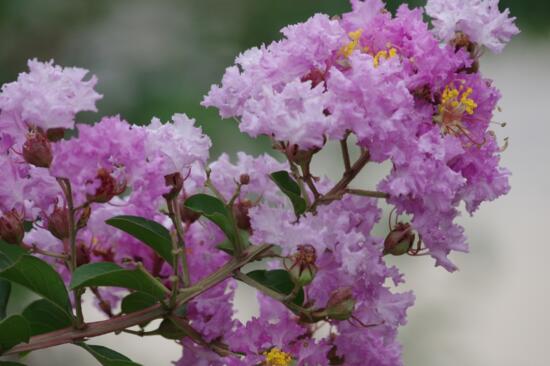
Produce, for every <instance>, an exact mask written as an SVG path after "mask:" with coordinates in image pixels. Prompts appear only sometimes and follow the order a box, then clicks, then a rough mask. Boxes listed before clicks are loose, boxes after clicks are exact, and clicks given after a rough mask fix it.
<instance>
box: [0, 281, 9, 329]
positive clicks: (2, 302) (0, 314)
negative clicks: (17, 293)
mask: <svg viewBox="0 0 550 366" xmlns="http://www.w3.org/2000/svg"><path fill="white" fill-rule="evenodd" d="M10 294H11V283H10V282H8V281H6V280H0V320H2V319H4V318H5V317H6V309H7V307H8V300H9V299H10Z"/></svg>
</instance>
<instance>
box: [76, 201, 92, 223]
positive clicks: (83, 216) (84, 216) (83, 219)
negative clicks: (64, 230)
mask: <svg viewBox="0 0 550 366" xmlns="http://www.w3.org/2000/svg"><path fill="white" fill-rule="evenodd" d="M91 214H92V207H91V206H90V205H85V206H84V207H83V208H82V210H81V211H80V217H79V218H78V221H77V222H76V228H77V229H82V228H84V227H86V225H88V220H89V219H90V215H91Z"/></svg>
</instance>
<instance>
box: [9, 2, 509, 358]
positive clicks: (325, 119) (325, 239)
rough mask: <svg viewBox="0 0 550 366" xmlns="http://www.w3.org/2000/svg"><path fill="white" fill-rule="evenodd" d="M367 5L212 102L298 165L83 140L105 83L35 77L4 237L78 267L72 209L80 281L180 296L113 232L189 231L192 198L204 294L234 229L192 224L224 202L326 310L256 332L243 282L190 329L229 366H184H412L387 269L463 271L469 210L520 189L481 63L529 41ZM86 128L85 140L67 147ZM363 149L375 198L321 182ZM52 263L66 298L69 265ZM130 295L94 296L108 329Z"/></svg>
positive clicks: (250, 71)
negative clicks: (71, 256) (203, 206)
mask: <svg viewBox="0 0 550 366" xmlns="http://www.w3.org/2000/svg"><path fill="white" fill-rule="evenodd" d="M351 3H352V10H351V11H350V12H348V13H346V14H343V15H342V16H341V17H337V18H329V17H328V16H326V15H322V14H317V15H314V16H313V17H311V18H310V19H308V20H306V21H305V22H303V23H300V24H296V25H291V26H288V27H286V28H284V29H283V30H282V34H283V36H284V37H283V39H282V40H280V41H277V42H274V43H272V44H270V45H268V46H262V47H260V48H253V49H250V50H248V51H246V52H244V53H243V54H241V55H239V56H238V57H237V59H236V65H235V66H231V67H229V68H228V69H227V70H226V72H225V75H224V76H223V79H222V83H221V85H214V86H213V87H212V89H211V90H210V92H209V93H208V95H207V96H206V97H205V99H204V101H203V105H204V106H206V107H216V108H218V109H219V112H220V115H221V116H222V117H224V118H228V117H234V118H236V119H238V120H239V121H240V122H239V128H240V129H241V131H242V132H245V133H247V134H249V135H250V136H252V137H256V136H259V135H267V136H269V137H271V138H272V140H273V143H274V146H275V147H276V149H277V150H279V151H280V152H282V155H281V156H284V157H285V158H286V159H287V161H285V162H280V161H278V160H276V159H275V158H273V157H271V156H268V155H263V156H260V157H252V156H249V155H247V154H245V153H239V154H238V159H237V161H236V162H235V163H232V162H231V159H230V158H229V157H228V156H227V155H222V156H220V157H219V158H218V159H217V160H215V161H211V162H210V163H208V157H209V148H210V146H211V142H210V140H209V138H208V137H207V136H205V135H204V134H203V133H202V131H201V129H200V128H199V127H197V126H195V121H194V120H192V119H190V118H188V117H187V116H186V115H184V114H175V115H174V116H173V117H172V121H170V122H167V123H164V124H163V123H161V121H160V120H158V119H156V118H154V119H153V120H152V122H151V123H150V124H149V125H147V126H143V127H139V126H135V125H132V124H130V123H128V122H127V121H125V120H123V119H122V118H121V117H119V116H113V117H104V118H102V119H101V120H100V121H99V122H98V123H96V124H94V125H85V124H77V125H75V116H76V114H77V113H78V112H80V111H95V110H96V107H95V103H96V102H97V100H98V99H99V98H100V95H99V94H97V93H96V92H95V90H94V86H95V83H96V79H95V77H92V78H90V79H88V80H85V79H84V77H85V75H86V70H82V69H78V68H61V67H59V66H55V65H53V63H52V62H49V63H41V62H38V61H36V60H32V61H29V71H28V72H27V73H22V74H21V75H20V76H19V78H18V79H17V81H15V82H13V83H9V84H6V85H4V86H3V87H2V91H1V93H0V170H1V171H2V172H3V176H2V177H3V179H2V184H1V185H0V236H2V239H3V240H4V241H7V242H11V243H20V244H21V245H23V246H25V247H27V248H31V249H34V250H35V251H38V252H39V253H40V252H42V253H57V254H59V255H63V254H64V253H67V250H68V249H67V246H68V236H67V235H68V232H67V225H68V223H67V222H66V216H67V215H66V210H67V209H68V207H73V208H74V209H75V210H76V212H77V213H78V217H77V219H78V220H79V225H81V227H79V230H78V235H77V238H76V243H77V248H78V257H77V260H78V265H82V264H85V263H90V262H105V261H107V262H115V263H118V264H119V265H121V266H124V267H128V268H132V267H133V266H134V265H135V264H136V263H138V262H139V263H143V265H144V267H145V268H146V269H147V270H148V271H149V272H150V273H151V274H152V275H153V276H154V277H156V278H158V279H160V280H161V281H162V282H163V283H164V284H165V285H166V286H167V287H168V288H169V287H170V286H171V285H172V283H171V282H170V275H171V271H172V269H171V266H170V265H171V264H169V263H166V262H165V261H164V260H163V259H162V258H160V257H159V256H158V255H157V254H155V252H154V251H153V250H152V249H151V248H149V247H147V246H145V245H143V244H142V243H140V242H139V241H137V240H136V239H135V238H133V237H131V236H130V235H128V234H126V233H124V232H122V231H119V230H117V229H115V228H114V227H111V226H109V225H107V224H106V223H105V221H106V220H108V219H109V218H111V217H113V216H117V215H134V216H141V217H144V218H147V219H150V220H154V221H156V222H158V223H161V224H162V225H164V226H165V227H166V228H167V229H169V230H170V231H171V232H172V233H174V232H175V230H176V228H174V227H173V224H172V222H171V221H170V219H169V218H168V216H167V212H168V211H169V210H168V208H167V206H166V201H167V199H166V197H168V196H170V195H171V194H173V192H176V194H177V197H176V202H177V207H178V209H181V215H182V219H183V222H182V224H183V226H184V230H185V238H184V239H185V243H186V252H187V260H188V263H189V272H190V277H191V282H192V283H195V282H197V281H199V280H200V279H202V278H204V277H205V276H208V275H209V274H211V273H213V272H214V271H216V270H217V269H218V268H220V267H221V266H223V265H224V264H225V263H226V262H227V261H228V260H230V258H231V256H230V255H229V254H227V253H225V252H224V251H221V250H219V249H218V248H217V246H218V245H220V244H221V243H223V242H224V240H226V238H225V235H224V233H223V232H222V231H221V230H220V229H219V228H218V226H216V225H215V224H214V223H212V222H211V221H208V220H206V219H205V218H200V219H197V217H195V216H194V215H193V214H192V213H190V212H188V210H186V209H185V208H184V207H183V203H184V202H185V200H186V199H187V198H188V197H190V196H191V195H193V194H196V193H208V194H210V195H214V194H215V195H217V196H218V197H219V198H220V199H222V200H224V201H230V200H232V201H231V202H232V215H233V216H234V218H235V220H236V224H237V225H238V227H239V229H240V230H242V231H243V232H246V233H248V234H249V235H247V238H248V240H249V242H250V244H251V245H261V244H264V243H269V244H273V245H275V246H276V247H277V248H278V249H279V250H280V251H279V253H280V254H277V255H276V256H274V257H273V258H271V259H270V260H269V262H268V263H267V264H266V265H267V266H268V268H270V269H279V270H285V271H289V272H290V271H292V268H293V266H294V265H296V263H298V265H299V266H304V268H306V270H307V271H309V273H310V274H311V278H309V279H307V280H303V281H304V282H303V286H302V289H303V296H304V302H303V306H304V307H306V308H307V309H309V310H311V311H309V312H308V313H307V314H308V316H305V315H304V314H302V313H300V312H299V311H295V310H296V309H294V308H292V306H285V304H283V303H281V301H277V300H275V299H274V298H272V297H269V296H267V295H266V294H265V293H262V292H259V293H258V304H259V305H260V311H259V314H258V315H257V316H254V317H253V318H252V319H251V320H248V321H243V320H240V319H239V318H238V317H237V316H236V309H235V308H234V304H233V302H234V298H235V293H236V289H237V287H238V286H237V281H236V280H235V279H232V278H229V279H227V280H225V281H224V282H222V283H221V284H219V285H217V286H215V287H213V288H212V289H210V290H208V291H206V292H205V293H203V294H201V295H200V296H198V297H197V298H195V299H194V300H193V301H191V302H190V303H189V304H188V308H187V314H186V317H187V318H188V319H189V320H190V324H191V326H192V327H193V328H194V329H195V330H196V331H197V332H198V333H199V334H200V336H201V337H202V339H203V340H204V341H205V342H206V343H207V344H209V343H216V344H218V343H219V344H223V345H224V346H225V347H227V350H229V351H230V352H228V355H226V356H225V357H222V356H221V355H220V354H219V353H216V352H214V351H213V350H212V349H210V348H209V347H207V346H205V345H204V344H201V343H200V342H198V343H197V342H194V341H193V340H191V338H185V339H183V340H182V341H181V344H182V347H183V356H182V359H181V360H180V361H179V362H178V363H177V364H179V365H184V364H185V365H187V364H194V365H220V366H221V365H258V364H266V365H271V366H285V365H290V364H294V363H292V362H295V364H296V365H335V364H345V365H372V366H374V365H376V366H380V365H387V366H393V365H400V364H402V360H401V346H400V344H399V343H398V341H397V331H398V328H399V327H400V326H401V325H404V324H405V322H406V311H407V309H408V308H409V307H410V306H412V304H413V303H414V295H413V294H412V293H411V292H399V291H398V290H397V289H396V288H397V287H398V285H399V284H400V283H402V282H403V281H404V280H403V276H402V275H401V274H400V272H399V271H398V269H397V268H396V267H394V266H389V265H388V264H386V262H385V258H384V256H385V255H388V254H394V255H400V254H405V253H408V254H410V255H411V256H414V255H419V254H429V255H430V256H432V257H433V258H434V259H435V263H436V265H440V266H443V267H444V268H445V269H447V270H449V271H454V270H456V266H455V265H454V264H453V263H452V261H451V260H450V259H449V258H448V255H449V254H450V253H451V252H452V251H462V252H465V251H467V249H468V248H467V244H466V237H465V234H464V230H463V229H462V227H460V226H459V225H458V224H457V223H456V218H457V216H459V215H460V210H459V207H460V205H462V204H464V205H465V207H466V210H467V211H468V212H469V213H470V214H473V213H474V212H475V211H476V210H477V209H478V207H479V206H480V204H481V203H483V202H486V201H491V200H494V199H496V198H497V197H499V196H501V195H503V194H505V193H507V192H508V190H509V184H508V176H509V172H508V171H507V170H506V169H504V168H502V167H500V165H499V156H500V152H501V151H502V147H501V146H500V145H499V143H498V141H497V138H496V134H495V133H494V132H493V131H492V130H491V126H492V125H491V123H492V122H491V121H492V119H493V111H494V110H495V108H496V106H497V103H498V100H499V98H500V94H499V91H498V90H497V89H496V88H495V87H494V86H493V85H492V82H491V81H490V80H488V79H486V78H484V77H483V76H482V75H481V73H480V72H479V67H478V62H479V56H480V50H481V49H482V47H487V48H489V49H490V50H492V51H495V52H500V51H501V50H502V48H503V47H504V44H505V43H506V42H507V41H509V39H510V38H511V36H513V35H514V34H516V33H518V30H517V28H516V27H515V25H514V23H513V21H514V19H513V18H509V17H508V11H505V12H504V13H500V11H499V10H498V0H468V1H454V0H452V1H443V0H441V1H439V0H430V1H428V5H427V6H426V13H427V15H429V16H430V17H431V18H432V19H433V24H434V28H433V29H430V28H429V27H428V25H427V23H426V22H425V21H424V20H423V17H424V15H425V13H424V12H423V9H409V8H408V7H407V6H401V7H400V8H399V9H398V11H397V13H396V14H395V16H394V15H392V14H391V13H389V12H388V11H386V10H385V9H384V4H383V2H382V1H381V0H365V1H360V0H352V1H351ZM73 128H74V129H76V132H77V133H76V134H75V135H76V137H73V138H70V139H67V138H64V137H63V136H64V135H65V132H67V131H68V130H71V129H73ZM348 139H349V140H350V141H355V142H356V144H357V148H358V149H359V150H361V154H362V155H361V156H362V157H363V161H362V163H363V166H364V164H366V163H367V162H375V163H383V162H389V163H390V164H391V167H392V168H391V171H390V172H389V174H388V175H387V176H386V177H384V178H383V179H382V180H381V181H380V182H374V183H375V184H376V189H377V190H378V191H377V192H375V194H372V193H368V192H370V191H368V192H367V191H361V192H363V193H357V192H354V190H352V189H350V188H349V187H348V184H349V183H350V181H351V179H353V177H354V175H353V174H355V173H354V169H355V168H356V164H353V165H352V163H353V162H349V161H348V162H346V164H345V174H344V176H343V181H342V182H345V184H341V183H336V182H331V181H330V180H329V179H326V178H318V177H314V176H313V175H312V174H311V172H310V171H309V162H310V161H311V159H312V158H313V157H314V156H315V154H316V153H317V152H318V151H319V150H321V149H322V148H323V147H325V146H326V145H327V144H329V143H330V142H331V141H337V142H340V143H342V144H343V145H342V146H344V145H346V144H347V141H348ZM346 146H347V145H346ZM348 159H349V158H348ZM344 160H345V159H344ZM368 167H369V166H368V165H367V166H366V168H365V169H368ZM361 168H362V166H361ZM277 171H286V172H288V173H289V174H290V176H292V177H294V178H295V179H296V180H297V181H298V183H299V186H300V188H301V193H302V196H303V199H304V201H305V202H306V210H305V212H303V213H298V214H297V211H296V209H295V207H293V204H292V202H291V201H290V200H289V199H288V197H287V195H285V194H283V192H282V191H281V189H280V188H279V187H278V186H277V184H276V183H275V182H274V181H273V180H272V179H271V178H270V174H271V173H273V172H277ZM178 177H179V178H182V181H178V180H177V178H178ZM176 186H177V187H178V189H174V187H176ZM68 187H70V194H71V196H72V200H71V202H68V199H67V188H68ZM373 187H374V186H373ZM355 191H359V190H355ZM365 192H367V193H365ZM356 193H357V194H356ZM380 198H383V199H386V201H387V203H388V204H390V205H391V206H392V207H393V208H394V210H395V211H396V212H395V215H396V216H398V217H399V215H402V216H401V217H409V218H410V220H409V221H408V222H399V223H397V222H396V223H395V224H392V225H393V226H391V227H390V230H389V233H388V236H387V237H386V238H383V237H378V236H376V235H374V234H373V228H374V226H375V225H376V224H377V223H379V222H384V223H385V222H386V219H385V218H384V215H383V214H382V210H381V208H379V207H378V203H379V201H380ZM24 221H28V222H32V223H33V227H32V229H31V230H30V231H27V232H23V231H22V227H23V226H22V225H23V222H24ZM420 239H421V241H420ZM403 245H405V247H403ZM403 248H404V249H403ZM46 258H47V260H48V261H50V262H51V263H52V264H54V265H55V266H56V268H57V269H58V270H59V272H60V273H62V275H63V277H64V279H65V280H66V281H67V282H68V281H69V280H70V277H71V273H70V271H69V268H67V266H66V263H65V262H63V261H62V260H59V259H56V257H55V256H54V257H52V256H46ZM281 258H282V259H281ZM289 262H295V263H294V264H291V265H290V268H289ZM300 275H301V274H300ZM239 286H241V285H239ZM243 286H244V285H243ZM123 294H124V291H123V290H112V289H107V288H101V289H100V290H99V291H97V292H96V294H95V295H96V296H97V298H98V301H99V302H98V304H99V306H100V308H101V309H102V310H103V311H104V312H105V313H107V314H108V315H112V314H113V313H114V312H115V310H116V308H117V306H118V300H119V299H120V298H121V296H122V295H123ZM287 305H288V304H287ZM292 309H294V310H292Z"/></svg>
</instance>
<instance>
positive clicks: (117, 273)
mask: <svg viewBox="0 0 550 366" xmlns="http://www.w3.org/2000/svg"><path fill="white" fill-rule="evenodd" d="M86 286H94V287H96V286H113V287H124V288H128V289H131V290H136V291H141V292H145V293H147V294H149V295H152V296H153V297H155V298H156V299H159V300H160V299H163V298H164V297H165V295H166V294H167V292H168V290H166V288H165V287H164V286H163V285H162V283H160V282H159V281H158V280H156V279H153V278H152V277H150V276H149V275H147V274H145V273H144V272H142V271H140V270H139V269H134V270H128V269H124V268H122V267H119V266H118V265H116V264H114V263H111V262H98V263H89V264H85V265H83V266H80V267H78V268H77V269H76V271H75V272H74V273H73V278H72V280H71V285H70V287H71V289H73V290H74V289H76V288H81V287H86Z"/></svg>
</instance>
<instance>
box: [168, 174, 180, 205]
mask: <svg viewBox="0 0 550 366" xmlns="http://www.w3.org/2000/svg"><path fill="white" fill-rule="evenodd" d="M164 183H165V184H166V186H167V187H169V188H170V192H168V193H166V194H164V198H166V199H172V198H175V197H177V196H178V194H179V193H180V191H181V189H182V188H183V177H182V176H181V174H180V173H173V174H168V175H165V176H164Z"/></svg>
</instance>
